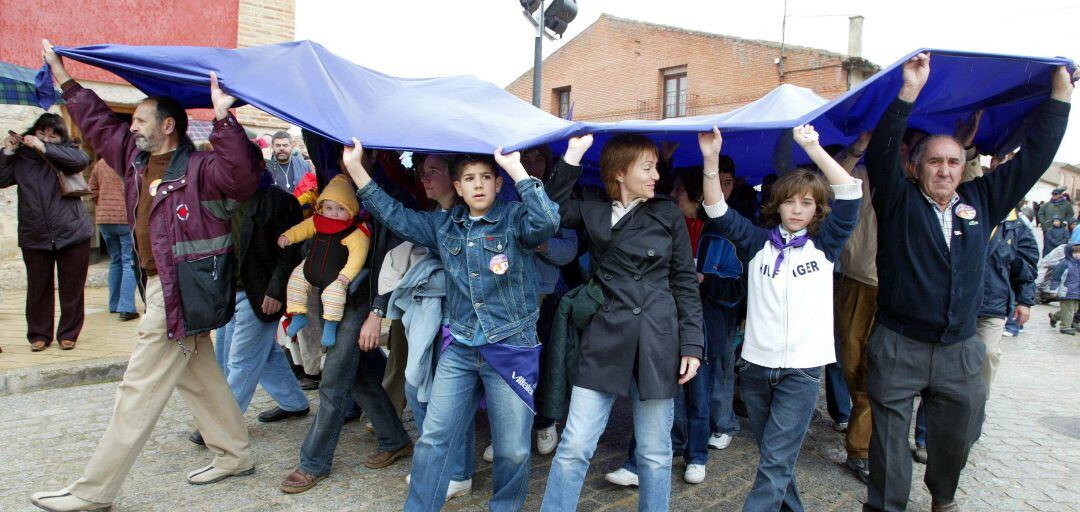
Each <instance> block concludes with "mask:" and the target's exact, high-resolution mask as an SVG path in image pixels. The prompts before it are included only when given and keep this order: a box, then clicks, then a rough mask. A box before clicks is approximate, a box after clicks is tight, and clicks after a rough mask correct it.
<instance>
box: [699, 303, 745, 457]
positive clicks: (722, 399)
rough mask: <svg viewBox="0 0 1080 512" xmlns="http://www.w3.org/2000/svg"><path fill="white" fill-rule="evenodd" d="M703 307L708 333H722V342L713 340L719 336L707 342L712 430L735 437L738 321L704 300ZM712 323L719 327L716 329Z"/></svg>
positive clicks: (722, 308)
mask: <svg viewBox="0 0 1080 512" xmlns="http://www.w3.org/2000/svg"><path fill="white" fill-rule="evenodd" d="M702 307H704V308H705V310H706V314H705V323H706V324H708V326H707V328H706V332H708V333H712V332H717V333H723V337H722V338H721V339H714V338H720V336H716V337H714V336H710V337H709V339H708V348H709V365H710V366H711V367H712V368H710V369H709V373H710V374H711V375H709V377H710V378H711V380H712V389H711V390H710V391H709V397H710V398H709V402H710V403H709V428H710V429H711V430H712V431H713V432H714V433H717V434H729V435H732V436H733V435H735V434H736V433H737V432H739V418H737V417H736V416H735V409H734V408H733V407H732V402H733V401H734V399H735V359H736V358H735V322H734V321H733V320H732V319H731V318H729V317H730V316H734V315H735V312H734V310H732V309H730V308H724V307H722V306H718V305H716V304H713V303H711V302H709V301H703V302H702ZM713 323H719V325H718V326H717V327H716V328H715V329H714V328H713V327H712V324H713ZM699 372H700V369H699ZM695 379H696V378H695Z"/></svg>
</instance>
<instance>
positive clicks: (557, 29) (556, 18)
mask: <svg viewBox="0 0 1080 512" xmlns="http://www.w3.org/2000/svg"><path fill="white" fill-rule="evenodd" d="M521 3H522V5H524V4H525V3H527V1H526V0H521ZM537 3H538V2H537ZM575 17H577V1H576V0H553V1H552V2H551V3H550V4H548V6H547V7H545V8H544V26H545V27H547V28H548V30H550V31H552V32H554V33H556V34H558V35H559V36H562V34H563V32H565V31H566V26H567V25H569V24H570V22H571V21H574V18H575Z"/></svg>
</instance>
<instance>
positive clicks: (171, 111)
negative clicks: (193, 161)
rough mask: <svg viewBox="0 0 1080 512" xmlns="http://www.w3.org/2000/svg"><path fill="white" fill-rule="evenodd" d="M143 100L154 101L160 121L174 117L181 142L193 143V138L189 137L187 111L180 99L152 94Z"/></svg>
mask: <svg viewBox="0 0 1080 512" xmlns="http://www.w3.org/2000/svg"><path fill="white" fill-rule="evenodd" d="M143 101H153V102H154V106H155V112H157V117H158V122H162V121H164V120H165V119H168V118H170V117H171V118H172V119H173V123H175V124H176V134H177V136H178V137H179V142H181V143H183V142H185V141H186V142H187V143H188V144H191V139H189V138H188V134H187V130H188V117H187V111H185V110H184V107H183V106H182V105H180V102H179V101H176V100H175V99H173V98H170V97H168V96H150V97H149V98H146V99H145V100H143Z"/></svg>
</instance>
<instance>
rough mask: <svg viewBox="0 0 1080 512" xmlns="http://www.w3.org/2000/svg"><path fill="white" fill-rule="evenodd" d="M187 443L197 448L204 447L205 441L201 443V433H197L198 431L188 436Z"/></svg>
mask: <svg viewBox="0 0 1080 512" xmlns="http://www.w3.org/2000/svg"><path fill="white" fill-rule="evenodd" d="M188 441H191V442H193V443H195V444H197V445H199V446H206V441H203V438H202V432H199V431H198V430H196V431H194V432H192V433H191V435H190V436H188Z"/></svg>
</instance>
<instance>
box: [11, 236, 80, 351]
mask: <svg viewBox="0 0 1080 512" xmlns="http://www.w3.org/2000/svg"><path fill="white" fill-rule="evenodd" d="M22 255H23V264H25V265H26V339H27V340H29V341H30V342H31V343H33V342H35V341H38V340H41V341H44V342H45V344H46V345H51V344H52V342H53V340H54V339H56V340H71V341H78V340H79V332H81V331H82V327H83V320H84V319H85V318H86V315H85V311H84V309H83V297H84V293H83V292H84V290H85V287H86V270H87V267H88V266H89V264H90V239H86V240H85V241H83V242H80V243H77V244H75V245H69V246H67V247H64V248H63V249H53V250H38V249H25V248H24V249H22ZM54 269H55V272H54ZM54 276H55V279H56V287H58V288H60V323H59V325H57V327H56V337H55V338H54V337H53V310H54V308H55V302H54V298H55V297H54V296H55V294H56V288H55V287H54V286H53V279H54Z"/></svg>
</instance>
